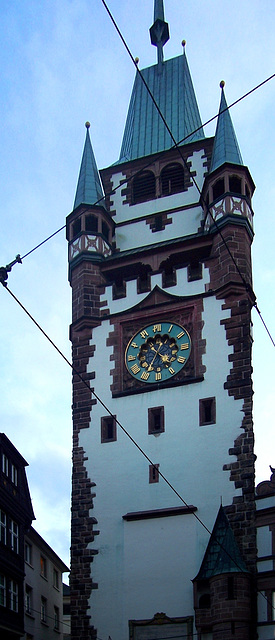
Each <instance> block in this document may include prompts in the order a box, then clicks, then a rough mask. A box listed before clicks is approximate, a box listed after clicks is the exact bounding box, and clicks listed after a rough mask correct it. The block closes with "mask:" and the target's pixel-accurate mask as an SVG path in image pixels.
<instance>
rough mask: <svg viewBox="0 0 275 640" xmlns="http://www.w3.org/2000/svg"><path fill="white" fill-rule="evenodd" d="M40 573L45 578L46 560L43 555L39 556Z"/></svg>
mask: <svg viewBox="0 0 275 640" xmlns="http://www.w3.org/2000/svg"><path fill="white" fill-rule="evenodd" d="M40 575H41V576H42V577H43V578H47V561H46V558H44V556H40Z"/></svg>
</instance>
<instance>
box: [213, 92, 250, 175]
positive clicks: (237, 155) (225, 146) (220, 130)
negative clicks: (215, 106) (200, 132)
mask: <svg viewBox="0 0 275 640" xmlns="http://www.w3.org/2000/svg"><path fill="white" fill-rule="evenodd" d="M223 87H224V83H223V82H221V89H222V93H221V102H220V109H219V116H218V121H217V127H216V133H215V140H214V146H213V153H212V160H211V168H210V172H212V171H214V170H215V169H217V168H218V167H220V166H221V165H222V164H224V163H225V162H231V163H232V164H239V165H242V164H243V161H242V156H241V152H240V149H239V145H238V142H237V138H236V134H235V131H234V127H233V124H232V120H231V116H230V113H229V110H228V109H227V102H226V99H225V95H224V89H223Z"/></svg>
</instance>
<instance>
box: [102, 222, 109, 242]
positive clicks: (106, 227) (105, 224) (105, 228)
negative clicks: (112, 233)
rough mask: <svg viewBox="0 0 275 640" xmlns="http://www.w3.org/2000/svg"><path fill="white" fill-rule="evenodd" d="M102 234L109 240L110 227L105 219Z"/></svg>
mask: <svg viewBox="0 0 275 640" xmlns="http://www.w3.org/2000/svg"><path fill="white" fill-rule="evenodd" d="M102 235H103V237H104V238H105V240H108V241H109V227H108V225H107V222H104V220H103V221H102Z"/></svg>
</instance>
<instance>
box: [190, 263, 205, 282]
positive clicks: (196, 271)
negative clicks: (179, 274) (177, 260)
mask: <svg viewBox="0 0 275 640" xmlns="http://www.w3.org/2000/svg"><path fill="white" fill-rule="evenodd" d="M187 278H188V282H193V280H201V279H202V264H201V262H194V263H193V264H189V265H188V268H187Z"/></svg>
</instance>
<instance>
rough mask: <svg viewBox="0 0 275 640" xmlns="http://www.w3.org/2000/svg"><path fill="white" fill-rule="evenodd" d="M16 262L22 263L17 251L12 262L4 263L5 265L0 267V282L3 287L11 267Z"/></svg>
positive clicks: (5, 284)
mask: <svg viewBox="0 0 275 640" xmlns="http://www.w3.org/2000/svg"><path fill="white" fill-rule="evenodd" d="M17 263H19V264H22V260H21V257H20V254H19V253H18V255H17V256H15V260H13V261H12V262H9V264H6V266H5V267H0V283H1V284H2V285H3V287H6V286H7V279H8V277H9V276H8V274H9V273H10V271H11V270H12V267H14V265H15V264H17Z"/></svg>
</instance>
